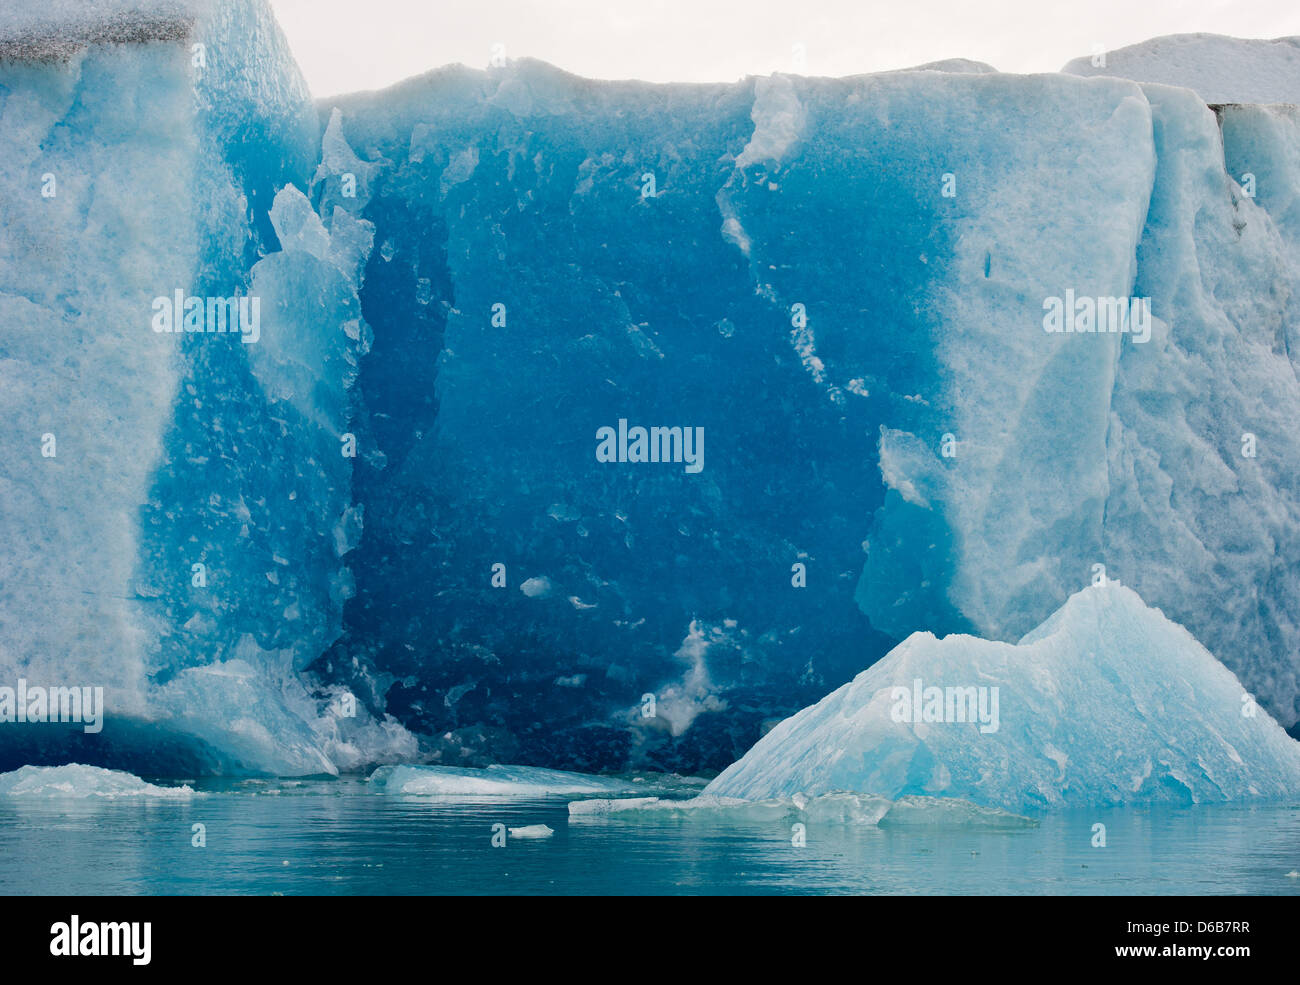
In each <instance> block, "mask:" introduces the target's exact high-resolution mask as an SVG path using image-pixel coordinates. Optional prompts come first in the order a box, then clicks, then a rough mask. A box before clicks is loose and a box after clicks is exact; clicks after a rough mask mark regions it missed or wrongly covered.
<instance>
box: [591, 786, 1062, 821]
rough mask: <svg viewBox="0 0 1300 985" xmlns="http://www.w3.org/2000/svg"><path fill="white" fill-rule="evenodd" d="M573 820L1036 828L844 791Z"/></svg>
mask: <svg viewBox="0 0 1300 985" xmlns="http://www.w3.org/2000/svg"><path fill="white" fill-rule="evenodd" d="M569 817H570V818H571V819H574V820H579V821H581V820H598V819H609V818H617V819H619V820H624V821H652V820H655V819H658V818H674V819H685V818H697V819H703V820H709V821H715V822H724V821H725V822H736V823H746V824H747V823H767V822H775V821H790V822H794V821H803V822H808V823H824V824H841V825H854V824H866V825H879V826H880V827H899V828H902V827H996V828H1024V827H1032V826H1034V825H1035V824H1036V823H1037V822H1036V821H1034V820H1032V819H1031V818H1027V817H1022V816H1020V815H1018V814H1012V813H1010V812H1008V811H1003V810H999V809H997V808H994V807H981V806H979V805H977V804H972V803H970V802H969V801H965V800H947V799H941V798H937V797H903V798H902V799H900V800H898V801H896V802H895V801H891V800H889V798H887V797H881V796H877V795H875V794H860V793H847V792H843V791H839V792H835V793H827V794H822V795H820V796H817V797H806V796H804V795H803V794H801V793H796V794H793V795H791V796H789V797H774V798H770V799H767V800H746V799H744V798H740V797H720V796H716V795H713V794H709V793H707V792H706V793H703V794H700V795H699V796H697V797H692V798H690V799H689V800H669V799H661V798H659V797H628V798H623V799H592V800H579V801H574V802H573V803H571V804H569Z"/></svg>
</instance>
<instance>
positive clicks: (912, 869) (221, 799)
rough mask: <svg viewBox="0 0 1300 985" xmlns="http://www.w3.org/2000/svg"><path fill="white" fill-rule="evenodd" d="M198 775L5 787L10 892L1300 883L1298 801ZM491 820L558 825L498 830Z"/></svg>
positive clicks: (909, 889) (1009, 888)
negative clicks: (1065, 804)
mask: <svg viewBox="0 0 1300 985" xmlns="http://www.w3.org/2000/svg"><path fill="white" fill-rule="evenodd" d="M201 786H203V787H204V789H205V790H206V791H207V793H206V795H204V796H201V797H196V798H194V799H193V800H190V801H180V802H177V801H150V800H140V799H122V800H94V799H91V800H63V801H56V800H27V801H24V800H21V799H10V800H7V801H3V802H0V892H3V893H7V894H24V893H44V894H72V895H83V894H100V893H113V894H135V893H143V894H205V893H222V894H239V893H261V894H269V893H285V894H303V893H306V894H327V895H328V894H351V895H362V894H376V893H377V894H425V893H427V894H441V893H451V894H460V893H466V894H502V893H530V894H583V893H600V894H665V893H667V894H672V893H683V894H692V893H728V894H744V895H752V894H765V893H921V894H927V893H949V894H951V893H959V894H965V893H978V894H1033V893H1049V894H1076V893H1081V894H1102V895H1108V894H1116V895H1129V894H1236V893H1248V894H1263V895H1272V894H1289V895H1298V894H1300V872H1298V870H1300V805H1295V804H1266V805H1250V806H1222V805H1216V806H1206V807H1199V808H1189V809H1186V808H1179V809H1175V808H1156V807H1148V808H1134V809H1128V810H1104V811H1084V812H1071V813H1066V814H1055V815H1045V816H1043V817H1042V818H1041V819H1040V820H1041V823H1040V824H1039V825H1038V826H1037V827H1034V828H1029V829H1025V830H979V829H960V828H944V829H933V830H930V829H916V828H911V829H906V830H898V829H894V830H889V829H879V828H874V827H870V826H858V827H845V826H843V825H834V824H820V825H819V824H815V823H809V824H808V825H807V834H806V837H807V844H806V846H805V847H801V848H797V847H794V846H793V845H792V844H791V839H792V833H791V830H790V826H789V824H788V823H786V822H785V821H780V822H777V821H753V820H749V821H746V820H744V819H736V820H734V821H719V820H718V818H717V817H716V816H713V817H709V818H703V817H701V818H689V817H688V818H682V817H641V818H626V819H625V818H622V817H619V818H614V819H610V818H603V819H582V818H572V819H571V818H570V817H569V815H568V810H567V802H566V801H565V800H540V801H539V800H533V801H485V800H479V801H477V802H465V801H456V802H448V801H445V800H437V799H433V798H415V797H392V796H384V795H379V794H376V793H374V792H373V790H372V789H370V788H368V787H367V786H366V784H365V782H364V781H361V780H356V779H342V780H323V781H315V780H312V781H269V782H265V781H257V782H251V783H249V782H245V783H226V784H222V785H220V786H215V785H212V784H208V785H201ZM195 824H202V825H203V826H204V834H205V837H206V841H207V845H206V847H203V848H196V847H192V844H191V842H192V840H193V839H194V837H195V835H194V829H193V826H194V825H195ZM496 824H504V825H506V826H507V827H522V826H525V825H532V824H546V825H548V826H549V827H551V828H553V829H554V831H555V834H554V836H553V837H551V838H547V839H544V840H511V841H510V842H509V843H508V844H507V845H506V846H505V847H504V848H498V847H493V826H494V825H496ZM1099 824H1100V825H1104V826H1105V831H1104V834H1105V847H1104V848H1103V847H1094V842H1095V841H1099V840H1100V839H1099V833H1100V831H1099V829H1097V828H1096V826H1097V825H1099ZM1290 873H1297V874H1296V875H1289V874H1290Z"/></svg>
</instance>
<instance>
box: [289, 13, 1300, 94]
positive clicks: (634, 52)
mask: <svg viewBox="0 0 1300 985" xmlns="http://www.w3.org/2000/svg"><path fill="white" fill-rule="evenodd" d="M270 3H271V6H272V7H273V8H274V9H275V13H276V16H277V17H278V18H279V20H280V24H281V26H282V27H283V28H284V31H285V33H286V34H287V35H288V37H289V43H290V45H291V46H292V48H293V52H294V55H295V57H296V58H297V60H298V63H299V65H301V66H302V70H303V72H304V73H305V74H306V76H307V82H308V84H309V85H310V86H311V89H312V93H313V94H314V95H316V96H330V95H336V94H338V93H342V92H351V91H354V90H358V89H376V88H381V87H383V86H386V85H390V84H392V83H394V82H397V81H400V80H401V79H404V78H408V77H409V76H412V75H418V74H420V73H422V72H426V71H428V70H429V69H431V68H437V67H438V66H440V65H446V64H448V63H451V62H462V63H464V64H466V65H470V66H473V67H475V68H482V67H485V66H486V65H487V63H488V61H489V59H490V58H491V56H492V50H493V45H495V44H502V45H504V46H505V53H506V55H507V56H508V57H510V58H518V57H522V56H525V55H528V56H532V57H534V58H540V59H543V60H544V61H548V62H551V63H552V64H553V65H557V66H559V67H560V68H563V69H566V70H568V71H570V72H574V73H576V74H578V75H585V76H589V77H591V78H598V79H626V78H637V79H648V80H651V81H655V82H671V81H685V82H705V81H733V80H735V79H738V78H741V77H742V76H745V75H765V74H768V73H770V72H776V71H792V70H794V63H793V50H794V46H795V45H796V44H799V45H802V46H803V49H804V51H805V68H804V69H803V71H804V72H805V73H806V74H810V75H853V74H856V73H859V72H871V71H882V70H885V69H892V68H906V67H908V66H909V65H917V64H921V63H923V62H929V61H937V60H939V59H941V58H971V59H975V60H977V61H983V62H989V63H990V64H992V65H994V66H996V67H997V68H999V69H1001V70H1002V71H1004V72H1054V71H1056V70H1057V69H1059V68H1060V67H1061V66H1062V65H1064V64H1065V63H1066V62H1067V61H1069V60H1070V59H1071V58H1075V57H1078V56H1081V55H1088V54H1090V53H1091V52H1092V50H1093V46H1094V45H1097V44H1100V45H1103V46H1104V47H1105V48H1106V49H1107V50H1110V49H1114V48H1120V47H1123V46H1124V45H1127V44H1133V43H1134V42H1137V41H1144V40H1146V39H1147V38H1150V37H1155V36H1157V35H1161V34H1182V33H1189V32H1196V31H1204V32H1209V33H1214V34H1230V35H1234V36H1236V37H1243V38H1275V37H1284V36H1291V35H1300V2H1298V0H888V2H885V0H363V2H358V0H270Z"/></svg>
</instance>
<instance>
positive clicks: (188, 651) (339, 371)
mask: <svg viewBox="0 0 1300 985" xmlns="http://www.w3.org/2000/svg"><path fill="white" fill-rule="evenodd" d="M126 6H130V10H131V11H133V12H134V13H132V14H131V15H130V16H125V17H123V16H119V15H120V14H121V13H122V10H123V9H125V7H126ZM179 7H180V5H174V4H154V5H149V4H135V5H122V4H95V5H89V6H87V5H82V4H77V5H75V8H76V9H75V10H74V9H73V6H72V5H66V4H55V5H44V8H43V11H42V12H41V13H40V15H39V16H37V15H35V14H33V15H32V16H31V17H27V18H24V17H20V16H18V15H16V14H14V13H12V12H8V11H7V12H6V17H5V19H3V20H0V38H5V39H8V41H13V39H14V38H27V39H29V40H30V39H32V38H45V39H55V40H59V39H62V40H63V41H68V42H70V43H71V42H75V43H73V44H71V47H70V48H69V50H67V51H66V52H64V53H63V54H62V55H60V56H59V57H46V55H42V54H40V53H34V52H32V51H18V50H16V49H14V48H12V47H9V48H5V49H4V50H3V57H0V159H3V160H4V161H5V168H4V177H2V178H0V200H2V203H3V204H2V208H3V212H4V215H5V217H6V218H5V228H4V232H3V234H0V317H2V318H3V319H4V321H5V324H6V331H5V335H4V339H3V341H0V445H2V446H3V447H4V448H5V449H6V455H5V456H4V461H3V464H0V487H2V488H3V490H4V492H5V495H6V498H7V504H8V505H7V507H6V509H5V510H4V511H3V514H2V515H0V676H3V678H4V679H5V680H6V682H7V683H8V684H9V685H10V686H12V685H13V684H14V683H16V680H17V679H18V678H19V677H25V678H26V679H28V680H29V681H31V682H32V683H33V684H39V685H56V684H57V685H66V686H81V685H86V686H103V687H104V688H105V689H106V691H107V701H106V705H107V708H106V716H105V717H106V723H105V741H104V743H102V744H101V745H100V747H99V748H98V750H97V751H96V752H95V753H94V754H95V755H97V756H99V757H100V759H99V760H98V761H107V762H111V763H113V764H125V763H130V764H132V765H135V764H138V763H143V764H147V765H153V766H162V765H164V764H165V765H166V767H168V768H180V769H182V770H186V771H188V769H187V766H186V764H190V766H192V767H193V768H194V769H199V768H202V769H205V770H257V771H269V772H279V773H304V772H305V773H320V772H332V771H335V770H336V769H337V768H338V765H339V764H343V765H345V766H346V765H355V764H356V763H357V761H358V760H362V761H371V760H372V758H373V757H374V755H375V748H374V747H369V744H370V743H371V742H372V741H373V742H377V743H378V744H379V745H380V746H389V747H391V746H393V744H394V743H395V747H396V748H397V749H398V750H399V752H400V754H401V755H410V754H413V752H414V742H413V740H411V739H410V737H409V736H406V735H405V733H404V732H402V731H401V730H400V728H399V729H396V730H395V731H394V730H391V729H389V728H388V726H387V725H385V724H381V723H376V722H373V721H372V720H371V719H370V718H369V716H368V715H366V714H365V709H364V706H363V707H362V714H361V715H360V716H358V717H357V718H355V719H353V718H348V719H343V718H340V717H338V716H336V715H335V714H333V713H332V712H330V711H329V710H328V707H329V703H330V702H331V701H332V699H333V698H336V697H339V695H337V694H329V693H318V694H317V696H316V697H313V696H312V695H311V694H309V691H308V689H307V686H306V685H308V684H309V683H310V682H305V681H304V679H302V678H300V677H299V675H298V674H297V671H298V670H299V669H300V668H301V667H303V666H304V665H305V664H306V663H308V662H309V661H310V660H311V659H314V658H315V657H316V656H317V655H318V654H319V653H320V652H321V651H322V650H323V649H324V648H325V647H326V646H328V645H329V643H330V642H331V641H332V639H333V638H334V636H336V635H337V633H338V628H339V623H340V620H341V611H342V604H343V600H344V599H345V598H346V597H347V595H348V594H349V592H350V591H351V582H350V579H349V576H348V574H347V571H346V563H345V562H344V561H343V560H342V557H343V556H344V555H345V554H346V553H347V551H348V550H349V549H350V547H351V544H352V541H353V539H354V538H355V537H356V535H357V532H358V530H359V527H360V524H361V518H360V514H359V513H353V512H350V505H351V497H350V479H351V465H350V460H349V459H347V458H346V457H344V455H343V453H342V448H343V444H342V438H343V435H344V434H346V433H347V427H348V421H349V419H350V416H351V411H350V404H349V401H350V397H349V393H348V391H349V387H350V385H351V384H352V382H353V381H354V378H355V375H356V365H357V360H358V359H359V357H360V355H361V353H363V352H364V351H365V347H366V345H367V344H368V338H369V336H368V329H367V328H366V327H365V326H364V322H363V320H362V319H361V313H360V302H359V299H358V298H357V294H356V285H357V282H358V279H359V278H358V268H359V265H360V264H361V263H363V262H364V258H365V255H366V254H367V252H368V250H369V245H370V244H369V237H368V227H367V226H366V225H365V224H364V223H362V222H359V221H358V220H356V219H353V218H352V217H351V216H348V215H343V216H341V217H338V218H336V217H333V216H327V217H326V219H325V220H324V221H322V220H321V219H318V218H317V217H316V215H315V213H314V212H312V210H311V208H310V206H309V205H308V204H307V201H306V199H305V197H304V196H303V194H302V192H299V191H297V190H296V188H295V187H294V186H297V188H302V189H306V188H307V187H308V184H309V181H310V179H311V176H312V170H313V168H314V165H315V162H316V160H317V158H318V156H319V127H318V124H317V121H316V118H315V113H314V110H313V108H312V106H311V104H310V101H309V98H308V95H307V90H306V86H305V85H304V84H303V82H302V79H301V76H300V75H299V73H298V71H297V68H296V66H295V65H294V64H293V61H292V59H291V57H290V56H289V54H288V50H287V47H286V46H285V43H284V39H283V37H282V36H281V35H280V33H279V30H278V28H277V27H276V25H275V23H274V21H273V19H272V18H271V16H270V13H269V11H268V10H267V8H266V6H265V5H264V4H263V3H261V2H260V0H233V2H224V3H208V2H204V3H195V4H185V5H184V10H183V11H182V14H183V16H182V15H181V14H176V10H177V9H179ZM173 14H176V16H174V17H173ZM150 24H153V25H157V24H172V25H180V26H179V27H178V28H177V30H176V31H171V30H170V29H168V30H162V29H159V30H156V31H154V30H152V29H150V30H149V31H146V32H145V33H146V34H147V35H148V36H147V38H146V37H135V36H134V35H132V34H131V31H134V30H136V29H137V28H139V29H140V30H144V27H141V25H145V26H146V27H147V26H148V25H150ZM105 25H110V26H112V28H113V29H112V30H109V29H108V28H106V27H105ZM182 28H183V30H182ZM115 32H116V33H115ZM122 32H126V34H127V35H130V36H119V35H120V34H122ZM5 43H8V42H5ZM286 186H288V187H286ZM277 192H278V193H279V194H278V195H277ZM277 224H278V226H279V232H280V234H282V238H281V237H280V236H277V229H276V226H277ZM313 233H314V237H313V235H312V234H313ZM322 245H323V247H324V249H323V251H322ZM177 292H179V293H180V296H181V297H182V298H189V299H198V302H199V304H200V306H201V308H202V309H203V313H204V316H205V317H204V319H203V320H201V321H200V322H199V323H198V327H203V328H208V329H211V328H213V327H214V326H224V323H223V322H220V321H218V322H214V321H213V320H212V318H211V316H210V313H215V312H220V311H221V310H222V309H221V308H220V304H221V303H222V302H225V301H232V302H234V308H233V309H229V310H243V311H245V312H246V313H247V314H248V315H251V316H252V319H251V320H252V322H253V325H252V327H254V328H255V329H256V331H255V332H247V333H245V332H242V331H241V332H239V333H236V334H229V333H222V334H207V333H204V332H198V333H194V332H186V331H181V330H180V329H181V328H182V324H181V322H182V311H183V310H184V309H183V307H181V306H176V305H174V304H173V303H172V299H173V297H175V296H176V293H177ZM214 301H215V302H217V304H218V307H216V308H214V307H213V306H212V303H213V302H214ZM160 305H161V308H166V309H168V310H170V309H171V308H172V307H176V311H175V312H174V317H173V318H171V319H169V320H168V321H167V323H166V325H165V327H174V328H175V329H176V331H160V326H162V325H163V323H161V322H159V321H158V320H157V318H158V312H159V310H160ZM241 305H242V306H243V307H242V309H241V307H240V306H241ZM227 313H228V311H227ZM142 722H148V723H151V725H152V726H153V728H152V731H150V730H147V729H142V728H140V727H139V723H142ZM56 731H57V730H50V729H21V728H20V729H10V730H7V733H6V736H5V740H4V742H3V744H0V757H3V760H4V761H5V762H8V763H16V762H23V761H28V762H31V761H50V759H51V758H53V757H60V758H63V757H66V756H67V755H68V754H69V753H70V752H72V753H78V752H84V751H87V750H88V747H86V745H85V743H84V742H81V741H79V740H76V741H77V745H75V746H74V745H71V744H70V742H72V741H74V740H70V739H68V738H66V737H60V735H58V734H56ZM362 749H365V751H364V752H363V751H362ZM381 755H382V754H381ZM54 761H58V760H57V759H55V760H54Z"/></svg>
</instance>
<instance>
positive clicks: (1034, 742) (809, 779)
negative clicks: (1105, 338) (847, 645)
mask: <svg viewBox="0 0 1300 985" xmlns="http://www.w3.org/2000/svg"><path fill="white" fill-rule="evenodd" d="M833 791H848V792H853V793H862V794H876V795H880V796H884V797H888V798H890V799H897V798H899V797H903V796H935V797H954V798H960V799H964V800H969V801H971V802H973V803H976V804H981V805H985V806H989V807H997V808H1001V809H1004V810H1011V811H1032V810H1037V809H1043V808H1056V807H1074V806H1101V805H1121V804H1134V803H1146V802H1151V801H1164V802H1172V803H1178V804H1192V803H1205V802H1213V801H1224V800H1237V799H1243V798H1251V797H1290V796H1295V795H1296V793H1297V791H1300V746H1298V745H1297V744H1296V742H1295V741H1294V740H1293V739H1291V738H1290V737H1289V736H1288V735H1287V734H1286V733H1285V732H1284V731H1283V730H1282V728H1281V727H1280V726H1279V725H1278V724H1277V722H1275V721H1274V720H1273V719H1272V718H1271V717H1269V715H1268V714H1267V713H1266V712H1264V711H1263V710H1262V709H1260V708H1259V707H1258V706H1256V705H1255V704H1254V702H1253V700H1252V699H1251V697H1250V695H1249V694H1248V693H1247V692H1246V691H1245V689H1244V688H1242V686H1241V684H1240V682H1238V680H1237V679H1236V678H1235V677H1234V676H1233V675H1232V673H1231V672H1230V671H1229V670H1228V669H1227V668H1226V667H1224V666H1223V665H1222V664H1221V663H1219V662H1218V661H1217V660H1216V659H1215V658H1214V657H1213V656H1212V655H1211V654H1210V653H1209V652H1208V651H1207V650H1206V649H1205V648H1204V647H1202V646H1201V645H1200V644H1199V643H1197V642H1196V640H1195V639H1193V638H1192V636H1191V635H1190V634H1189V633H1188V632H1187V631H1186V630H1184V629H1182V628H1181V627H1180V626H1177V625H1175V624H1173V623H1171V622H1170V621H1169V620H1168V619H1166V618H1165V617H1164V615H1162V614H1161V613H1160V612H1159V611H1158V610H1155V609H1150V608H1147V607H1146V606H1145V605H1144V604H1143V603H1142V600H1141V599H1140V598H1138V596H1137V594H1136V593H1134V592H1133V591H1132V590H1130V589H1128V588H1125V587H1122V586H1116V585H1113V584H1112V585H1108V586H1105V587H1101V586H1098V587H1093V588H1088V589H1085V590H1084V591H1081V592H1079V593H1078V594H1076V595H1074V596H1073V597H1072V598H1070V600H1069V601H1068V602H1066V604H1065V605H1064V606H1063V607H1062V608H1061V609H1060V610H1059V611H1058V612H1056V613H1055V614H1054V615H1053V616H1052V617H1051V618H1050V619H1048V620H1047V621H1046V622H1044V623H1043V624H1042V625H1041V626H1039V627H1038V628H1037V629H1035V630H1034V631H1033V632H1031V633H1029V634H1028V635H1027V636H1025V637H1024V639H1022V640H1021V641H1020V642H1019V643H1018V644H1014V645H1013V644H1009V643H999V642H992V641H987V640H980V639H976V638H974V637H970V636H949V637H947V638H945V639H942V640H940V639H936V638H935V637H934V636H932V635H931V634H929V633H917V634H915V635H913V636H911V637H909V638H908V639H906V640H905V641H903V642H902V643H901V644H899V646H898V647H897V648H895V649H894V650H893V651H892V652H891V653H890V654H889V655H888V656H886V657H885V658H884V659H883V660H881V661H880V662H879V663H877V664H876V665H875V666H873V667H871V668H870V669H869V670H866V671H863V672H862V673H861V674H859V675H858V676H857V677H856V678H855V679H854V680H853V681H851V682H850V683H848V684H846V685H844V686H843V687H842V688H840V689H839V690H837V691H835V692H833V693H832V694H830V695H827V696H826V697H825V698H823V699H822V700H821V701H820V702H818V703H817V704H816V705H814V706H812V707H810V708H806V709H804V710H803V711H801V712H799V714H797V715H795V716H793V717H792V718H789V719H787V720H786V721H784V722H782V723H781V724H780V725H778V726H777V727H776V728H774V729H773V730H772V731H771V732H769V733H768V734H767V735H766V736H764V738H763V739H762V740H760V741H759V743H758V744H757V745H756V746H755V747H754V748H753V749H751V750H750V751H749V752H748V753H747V754H746V755H745V757H744V758H743V759H741V760H740V761H739V762H737V763H735V764H734V765H732V766H731V767H729V768H728V769H726V770H725V771H724V772H723V773H721V774H720V775H719V776H718V777H717V779H715V780H714V781H713V782H712V783H710V784H709V786H708V787H707V788H706V789H705V795H706V796H718V797H740V798H745V799H749V800H764V799H770V798H773V797H780V796H789V795H791V794H794V793H796V792H799V793H803V794H805V795H809V796H812V795H818V794H825V793H830V792H833Z"/></svg>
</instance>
